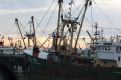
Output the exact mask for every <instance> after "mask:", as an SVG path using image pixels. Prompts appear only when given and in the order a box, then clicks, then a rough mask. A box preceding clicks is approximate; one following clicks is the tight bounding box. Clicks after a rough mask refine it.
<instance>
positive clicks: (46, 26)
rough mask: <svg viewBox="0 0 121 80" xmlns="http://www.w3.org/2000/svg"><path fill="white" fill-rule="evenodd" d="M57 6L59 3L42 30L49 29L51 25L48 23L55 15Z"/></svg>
mask: <svg viewBox="0 0 121 80" xmlns="http://www.w3.org/2000/svg"><path fill="white" fill-rule="evenodd" d="M57 6H58V5H56V6H55V8H54V10H53V12H52V14H51V15H50V17H49V19H48V21H47V22H46V24H45V27H43V29H42V32H44V30H45V31H47V28H48V27H49V26H48V25H49V24H50V21H51V19H52V17H53V15H54V13H55V11H56V9H57ZM49 30H50V29H49Z"/></svg>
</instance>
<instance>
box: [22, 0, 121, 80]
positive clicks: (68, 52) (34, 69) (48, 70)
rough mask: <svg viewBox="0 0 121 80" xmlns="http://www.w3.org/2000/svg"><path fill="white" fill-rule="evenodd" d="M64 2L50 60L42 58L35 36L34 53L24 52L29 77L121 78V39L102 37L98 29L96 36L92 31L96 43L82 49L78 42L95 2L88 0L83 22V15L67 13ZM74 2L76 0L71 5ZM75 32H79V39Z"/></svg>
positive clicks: (49, 79) (58, 79) (59, 79)
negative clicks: (88, 9)
mask: <svg viewBox="0 0 121 80" xmlns="http://www.w3.org/2000/svg"><path fill="white" fill-rule="evenodd" d="M62 3H63V0H58V4H59V12H58V24H57V29H56V30H55V31H54V32H53V33H52V34H51V36H52V38H53V43H52V47H51V48H49V49H48V51H47V53H48V55H47V59H42V58H40V57H39V54H41V53H40V51H39V48H38V46H37V44H36V38H33V40H34V41H33V42H34V47H33V50H32V51H33V52H31V54H30V53H28V52H27V50H24V51H23V52H24V54H25V57H26V60H27V61H28V63H29V71H30V73H29V77H28V80H40V79H41V80H121V77H120V76H121V59H120V58H121V43H120V40H117V41H113V40H110V41H106V40H104V39H101V38H100V39H98V37H99V36H98V34H97V31H96V34H95V38H92V37H91V35H90V34H89V32H88V34H89V36H90V37H91V40H92V42H91V43H89V47H88V49H85V50H82V51H80V52H78V49H79V48H77V43H78V41H79V35H80V32H81V28H82V26H83V22H84V18H85V13H86V10H87V8H88V7H89V6H91V5H92V1H91V0H85V3H84V6H83V9H82V10H81V12H80V13H79V15H78V16H79V17H80V14H81V13H82V16H81V20H80V22H79V20H78V18H79V17H77V18H72V15H71V9H70V12H69V16H65V17H64V16H63V14H62V13H61V9H62ZM72 3H73V1H71V3H70V6H72ZM60 22H61V23H60ZM33 27H34V25H33ZM65 28H66V29H65ZM33 29H34V28H33ZM75 32H78V34H77V36H76V39H75V38H74V37H75V35H74V33H75ZM67 34H68V35H69V37H67ZM34 36H35V32H34ZM117 38H118V37H117ZM74 40H75V43H74ZM84 55H85V56H84Z"/></svg>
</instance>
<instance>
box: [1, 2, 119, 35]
mask: <svg viewBox="0 0 121 80" xmlns="http://www.w3.org/2000/svg"><path fill="white" fill-rule="evenodd" d="M52 1H53V0H0V28H1V29H0V34H1V35H10V33H11V34H14V33H15V34H16V33H17V26H16V25H15V24H14V19H15V18H18V19H19V21H20V22H21V24H22V25H21V29H22V31H23V32H24V33H25V32H26V31H27V30H28V29H29V27H28V26H29V24H28V23H29V20H30V17H31V16H34V17H35V22H36V23H38V22H40V20H41V18H42V16H43V15H44V13H45V11H46V10H47V8H48V7H49V5H50V4H51V3H52ZM63 1H69V0H63ZM80 1H83V0H74V2H75V3H79V2H80ZM94 1H95V2H96V4H95V3H93V5H94V6H93V18H94V19H93V20H94V22H99V26H100V27H106V28H115V27H116V28H118V29H121V0H94ZM64 4H65V3H64ZM56 5H57V1H56V2H55V3H54V5H53V8H51V11H50V12H52V11H53V10H54V8H55V6H56ZM56 11H57V9H56ZM101 11H103V12H101ZM88 12H89V11H88ZM105 16H107V17H108V19H109V21H108V20H107V18H105ZM86 17H88V16H86ZM56 18H57V17H55V18H54V19H53V20H50V22H49V24H50V25H47V26H53V25H56V24H57V22H56V20H57V19H56ZM98 19H99V20H98ZM45 20H46V19H45ZM46 22H47V20H46ZM110 22H112V23H110ZM43 24H44V22H43ZM43 24H40V26H41V27H42V26H43V28H42V29H45V27H44V26H45V25H43ZM112 24H113V25H115V27H114V26H112ZM42 29H41V31H42ZM85 29H86V28H85ZM51 30H53V29H50V31H51ZM39 31H40V30H39V28H38V32H39ZM120 32H121V31H120ZM120 32H119V33H120ZM119 33H117V34H119ZM38 34H39V33H38ZM48 34H49V33H48Z"/></svg>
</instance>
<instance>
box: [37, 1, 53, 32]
mask: <svg viewBox="0 0 121 80" xmlns="http://www.w3.org/2000/svg"><path fill="white" fill-rule="evenodd" d="M54 2H55V0H53V1H52V3H51V5H50V6H49V8H48V9H47V11H46V12H45V14H44V15H43V17H42V19H41V20H40V22H39V23H38V25H37V27H36V29H37V28H38V27H39V25H40V23H41V22H42V21H43V20H44V18H45V16H46V15H47V13H48V11H49V10H50V8H51V6H52V5H53V3H54ZM36 29H35V30H36Z"/></svg>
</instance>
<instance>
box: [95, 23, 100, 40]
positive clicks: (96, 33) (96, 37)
mask: <svg viewBox="0 0 121 80" xmlns="http://www.w3.org/2000/svg"><path fill="white" fill-rule="evenodd" d="M97 26H98V23H97V22H95V34H94V35H95V42H97V41H98V35H99V34H98V30H97V29H98V27H97Z"/></svg>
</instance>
